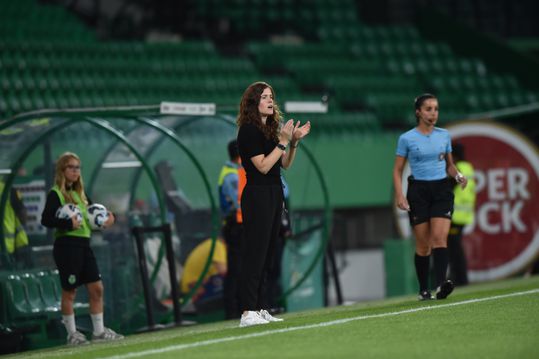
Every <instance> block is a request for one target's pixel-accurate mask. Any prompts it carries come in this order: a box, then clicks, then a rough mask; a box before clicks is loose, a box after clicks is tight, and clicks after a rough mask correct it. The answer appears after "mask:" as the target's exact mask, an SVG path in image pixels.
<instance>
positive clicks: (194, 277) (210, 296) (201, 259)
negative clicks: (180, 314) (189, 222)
mask: <svg viewBox="0 0 539 359" xmlns="http://www.w3.org/2000/svg"><path fill="white" fill-rule="evenodd" d="M211 246H212V239H211V238H208V239H206V240H204V241H202V242H201V243H200V244H199V245H197V246H196V247H195V248H194V249H193V250H192V251H191V253H190V254H189V256H188V257H187V260H186V261H185V265H184V267H183V274H182V278H181V280H180V290H181V293H182V296H185V295H186V294H187V293H189V291H190V290H191V289H192V288H193V287H194V286H195V284H196V283H197V281H198V279H199V278H200V276H201V275H202V271H203V270H204V267H205V265H206V262H207V261H208V257H209V255H210V250H211ZM226 272H227V260H226V246H225V243H224V242H223V239H222V238H220V237H219V238H217V240H216V241H215V248H214V251H213V256H212V258H211V264H210V267H209V268H208V271H207V272H206V274H205V275H204V278H203V280H202V284H201V285H200V287H199V288H198V289H197V290H196V292H195V293H194V294H193V296H192V298H191V301H192V302H193V305H194V306H195V308H196V310H197V312H199V313H201V312H209V311H213V310H217V309H222V308H223V295H224V280H225V276H226Z"/></svg>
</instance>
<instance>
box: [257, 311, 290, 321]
mask: <svg viewBox="0 0 539 359" xmlns="http://www.w3.org/2000/svg"><path fill="white" fill-rule="evenodd" d="M258 313H259V314H260V316H261V317H262V318H263V319H265V320H267V321H268V322H282V321H283V320H284V319H282V318H275V317H274V316H273V315H271V314H269V312H268V311H267V310H265V309H262V310H261V311H260V312H258Z"/></svg>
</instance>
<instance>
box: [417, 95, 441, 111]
mask: <svg viewBox="0 0 539 359" xmlns="http://www.w3.org/2000/svg"><path fill="white" fill-rule="evenodd" d="M431 98H436V96H434V95H433V94H430V93H424V94H422V95H419V96H417V97H416V98H415V100H414V108H415V109H416V110H419V109H420V108H421V105H423V102H425V101H426V100H428V99H431Z"/></svg>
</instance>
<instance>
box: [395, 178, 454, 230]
mask: <svg viewBox="0 0 539 359" xmlns="http://www.w3.org/2000/svg"><path fill="white" fill-rule="evenodd" d="M454 198H455V195H454V194H453V183H452V181H451V180H450V179H449V178H444V179H441V180H436V181H421V180H416V179H414V178H413V177H412V176H410V177H408V192H407V193H406V199H407V200H408V204H409V205H410V211H409V212H408V216H409V218H410V225H411V226H415V225H417V224H421V223H425V222H428V221H429V220H430V219H431V218H435V217H441V218H447V219H449V220H451V216H452V215H453V204H454Z"/></svg>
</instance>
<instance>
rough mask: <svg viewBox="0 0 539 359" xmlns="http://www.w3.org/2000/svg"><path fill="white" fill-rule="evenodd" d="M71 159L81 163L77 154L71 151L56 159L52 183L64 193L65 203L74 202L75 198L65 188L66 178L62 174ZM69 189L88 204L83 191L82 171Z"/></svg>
mask: <svg viewBox="0 0 539 359" xmlns="http://www.w3.org/2000/svg"><path fill="white" fill-rule="evenodd" d="M72 159H74V160H76V161H77V162H78V163H79V165H80V164H81V162H80V158H79V156H77V155H76V154H74V153H73V152H65V153H63V154H62V155H61V156H60V157H59V158H58V160H57V161H56V171H55V174H54V183H55V184H56V185H57V186H58V188H59V189H60V192H62V194H63V195H64V198H65V200H66V203H75V200H74V199H73V198H72V197H71V195H70V194H69V192H68V190H67V185H66V178H65V175H64V171H65V169H66V168H67V164H68V163H69V161H70V160H72ZM71 189H72V190H73V191H75V192H77V193H78V194H79V197H80V198H81V200H82V201H83V202H84V203H85V204H88V199H87V197H86V193H85V192H84V182H83V180H82V173H81V175H80V176H79V179H78V180H77V181H76V182H75V183H73V184H72V185H71Z"/></svg>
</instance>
